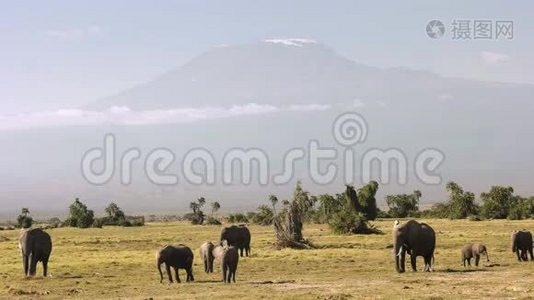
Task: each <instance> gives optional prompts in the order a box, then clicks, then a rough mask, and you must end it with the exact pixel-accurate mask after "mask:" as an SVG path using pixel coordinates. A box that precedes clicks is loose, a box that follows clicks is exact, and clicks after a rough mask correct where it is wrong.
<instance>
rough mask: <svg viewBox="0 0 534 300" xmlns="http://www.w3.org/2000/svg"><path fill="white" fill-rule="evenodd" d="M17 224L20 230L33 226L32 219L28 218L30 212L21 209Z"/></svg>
mask: <svg viewBox="0 0 534 300" xmlns="http://www.w3.org/2000/svg"><path fill="white" fill-rule="evenodd" d="M17 223H18V225H19V227H20V228H30V227H32V225H33V218H32V217H30V210H29V209H27V208H22V210H21V212H20V215H19V216H18V217H17Z"/></svg>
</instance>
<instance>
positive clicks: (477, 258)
mask: <svg viewBox="0 0 534 300" xmlns="http://www.w3.org/2000/svg"><path fill="white" fill-rule="evenodd" d="M479 261H480V255H477V256H476V257H475V266H477V267H478V262H479Z"/></svg>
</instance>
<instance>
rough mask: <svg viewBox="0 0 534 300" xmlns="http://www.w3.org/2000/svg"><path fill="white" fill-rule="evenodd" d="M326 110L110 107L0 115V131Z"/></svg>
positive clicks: (305, 107)
mask: <svg viewBox="0 0 534 300" xmlns="http://www.w3.org/2000/svg"><path fill="white" fill-rule="evenodd" d="M328 109H330V105H324V104H304V105H303V104H299V105H287V106H274V105H267V104H257V103H248V104H244V105H233V106H230V107H217V106H206V107H202V108H193V107H189V108H176V109H155V110H142V111H134V110H131V109H130V108H128V107H127V106H113V107H111V108H109V109H106V110H103V111H95V110H83V109H61V110H57V111H48V112H47V111H45V112H34V113H24V114H13V115H0V130H17V129H31V128H42V127H58V126H96V125H157V124H178V123H192V122H197V121H202V120H213V119H223V118H231V117H239V116H250V115H264V114H270V113H276V112H284V111H293V112H306V111H324V110H328Z"/></svg>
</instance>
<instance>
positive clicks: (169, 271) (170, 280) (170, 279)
mask: <svg viewBox="0 0 534 300" xmlns="http://www.w3.org/2000/svg"><path fill="white" fill-rule="evenodd" d="M165 270H167V276H168V277H169V282H170V283H172V274H171V266H169V264H167V263H165Z"/></svg>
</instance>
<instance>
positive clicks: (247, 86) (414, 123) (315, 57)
mask: <svg viewBox="0 0 534 300" xmlns="http://www.w3.org/2000/svg"><path fill="white" fill-rule="evenodd" d="M532 95H534V86H533V85H528V84H512V83H506V84H505V83H494V82H483V81H475V80H469V79H460V78H448V77H443V76H440V75H437V74H434V73H431V72H426V71H417V70H411V69H407V68H377V67H373V66H367V65H363V64H359V63H356V62H354V61H352V60H350V59H348V58H346V57H343V56H341V55H339V54H337V53H336V51H335V50H334V49H332V48H330V47H328V46H327V45H324V44H322V43H320V42H317V41H313V40H310V39H271V40H267V41H261V42H258V43H252V44H243V45H226V46H222V47H214V48H211V49H208V50H207V51H206V52H204V53H203V54H200V55H199V56H197V57H195V58H193V59H192V60H190V61H188V62H187V63H185V64H184V65H183V66H181V67H178V68H176V69H173V70H171V71H169V72H167V73H165V74H162V75H161V76H158V77H156V78H154V79H153V80H151V81H149V82H147V83H144V84H140V85H137V86H133V87H132V88H130V89H126V90H124V91H122V92H119V93H116V94H113V95H110V96H109V97H105V98H103V99H96V100H95V101H92V102H90V103H88V104H87V105H83V106H80V107H77V108H74V109H73V108H71V109H69V110H60V111H57V110H49V111H42V112H34V113H27V114H10V115H3V116H0V124H1V125H2V129H0V143H1V145H2V147H0V157H2V160H0V166H1V168H0V189H1V190H2V204H3V210H4V211H5V212H6V213H7V212H13V211H15V210H18V209H19V208H20V207H23V206H25V207H30V210H32V211H41V212H47V211H48V212H50V211H53V212H56V211H57V212H61V211H65V209H66V207H67V206H68V204H69V203H70V202H72V201H73V199H74V197H80V198H81V199H82V201H86V202H87V203H88V204H89V206H91V207H93V208H95V209H97V210H98V209H102V208H103V207H104V206H105V204H106V203H108V202H110V201H115V202H117V203H119V205H120V206H121V207H124V208H125V209H127V210H128V209H129V210H132V211H136V212H161V211H166V210H169V211H171V212H172V211H184V210H187V207H188V203H189V202H190V201H191V200H193V199H196V198H197V197H200V196H204V197H206V198H207V199H208V201H215V200H216V201H219V202H220V203H221V205H222V206H223V210H224V208H225V207H226V208H243V209H245V208H246V209H250V208H253V207H255V206H257V205H258V204H259V203H263V202H265V201H266V200H267V198H268V195H269V194H277V195H279V198H282V199H284V198H287V197H290V195H291V190H292V188H293V187H294V183H295V182H296V180H297V179H300V180H302V181H303V183H304V188H305V189H306V190H308V191H310V192H311V193H313V194H318V193H324V192H329V193H336V192H341V191H342V190H343V188H344V187H343V182H342V181H341V180H338V181H336V182H334V183H332V184H329V185H326V186H321V185H316V184H314V183H313V182H311V180H310V179H309V177H308V176H307V173H306V168H305V163H304V162H302V163H299V164H298V165H297V166H296V169H297V174H296V176H295V179H294V180H293V181H292V183H291V184H287V185H283V186H275V185H272V184H270V185H267V186H260V185H259V184H257V183H256V182H253V183H252V184H251V185H248V186H242V185H233V186H224V185H222V183H220V182H218V183H217V184H216V185H214V186H193V185H190V184H188V183H186V182H184V181H183V180H182V181H181V182H180V183H179V184H178V185H176V186H167V187H163V186H156V185H154V184H152V183H151V182H149V181H148V180H147V178H146V177H145V176H144V174H143V172H142V166H143V163H142V160H141V161H137V162H135V163H134V166H133V167H134V172H133V174H134V175H133V182H132V184H130V185H129V186H122V185H121V184H120V183H119V181H118V178H117V177H115V178H114V179H113V180H112V181H111V182H110V183H109V184H107V185H104V186H93V185H90V184H88V183H87V182H85V181H84V179H83V178H82V176H81V172H80V160H81V157H82V155H83V154H84V153H85V151H87V150H88V149H90V148H93V147H99V146H101V145H102V142H103V137H104V135H105V134H106V133H113V134H114V135H115V136H116V138H117V146H118V151H119V153H120V151H123V150H126V149H128V148H131V147H137V148H139V149H140V150H141V152H142V158H143V157H145V156H146V155H147V154H148V153H149V152H150V151H151V150H153V149H156V148H161V147H164V148H168V149H171V150H172V151H173V152H174V153H176V155H177V158H178V159H179V158H180V157H183V155H185V153H186V152H187V151H188V150H190V149H192V148H195V147H203V148H206V149H208V150H210V151H211V152H212V153H213V154H214V156H215V157H216V159H219V158H220V157H222V155H223V153H224V152H225V151H227V150H228V149H231V148H235V147H240V148H253V147H254V148H259V149H262V150H263V151H265V152H266V153H268V154H269V157H270V159H271V165H270V166H271V169H272V170H277V171H278V170H279V168H280V167H281V165H282V162H283V155H284V154H285V152H286V151H287V150H289V149H291V148H294V147H306V146H307V145H308V142H309V141H310V140H312V139H313V140H317V141H319V142H320V144H321V145H322V146H332V147H338V148H341V147H340V145H338V144H337V143H336V142H335V141H334V140H333V137H332V132H331V126H332V122H333V120H334V119H335V117H336V116H337V115H338V114H340V113H342V112H346V111H355V112H358V113H360V114H361V115H362V116H364V117H365V118H366V120H367V122H368V124H369V136H368V139H367V140H366V142H365V143H364V144H363V145H358V146H357V147H356V150H357V152H358V153H363V151H365V150H366V149H370V148H380V149H387V148H397V149H401V150H402V151H403V152H404V153H405V154H406V156H407V157H408V158H410V159H413V158H414V157H415V156H416V155H417V153H419V152H420V151H421V150H423V149H426V148H429V147H432V148H437V149H440V150H441V151H442V152H443V153H444V154H445V155H446V160H445V162H444V163H443V165H442V166H441V167H440V168H439V173H440V174H441V176H442V178H443V181H444V182H443V184H441V185H439V186H428V185H424V184H422V183H420V182H419V181H418V180H417V178H415V176H414V174H413V167H410V169H409V170H408V171H409V174H408V178H409V180H408V183H407V184H406V185H398V184H395V183H390V184H387V185H381V186H380V190H379V194H378V199H379V202H382V199H383V197H384V196H385V195H387V194H391V193H410V192H412V191H413V190H414V189H419V190H421V191H422V193H423V200H422V201H423V204H428V203H432V202H436V201H442V200H444V199H445V198H446V193H445V188H444V184H445V183H446V182H447V181H450V180H454V181H457V182H458V183H459V184H460V185H462V186H464V188H465V189H467V190H470V191H473V192H475V193H477V194H478V193H480V192H482V191H485V190H488V189H489V187H490V186H491V185H497V184H502V185H511V186H514V187H515V189H516V192H517V193H518V194H522V195H525V196H527V195H534V186H533V182H532V180H533V178H534V171H533V170H534V160H533V159H532V154H533V153H534V140H533V138H532V137H533V135H532V128H534V119H533V118H532V112H534V102H533V101H532ZM411 163H413V162H412V161H410V164H411ZM170 170H171V171H174V172H178V170H179V165H178V162H177V163H175V165H174V166H173V167H172V168H171V169H170ZM356 173H357V175H360V173H359V170H356ZM355 185H356V186H359V185H361V183H360V182H359V181H356V182H355Z"/></svg>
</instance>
